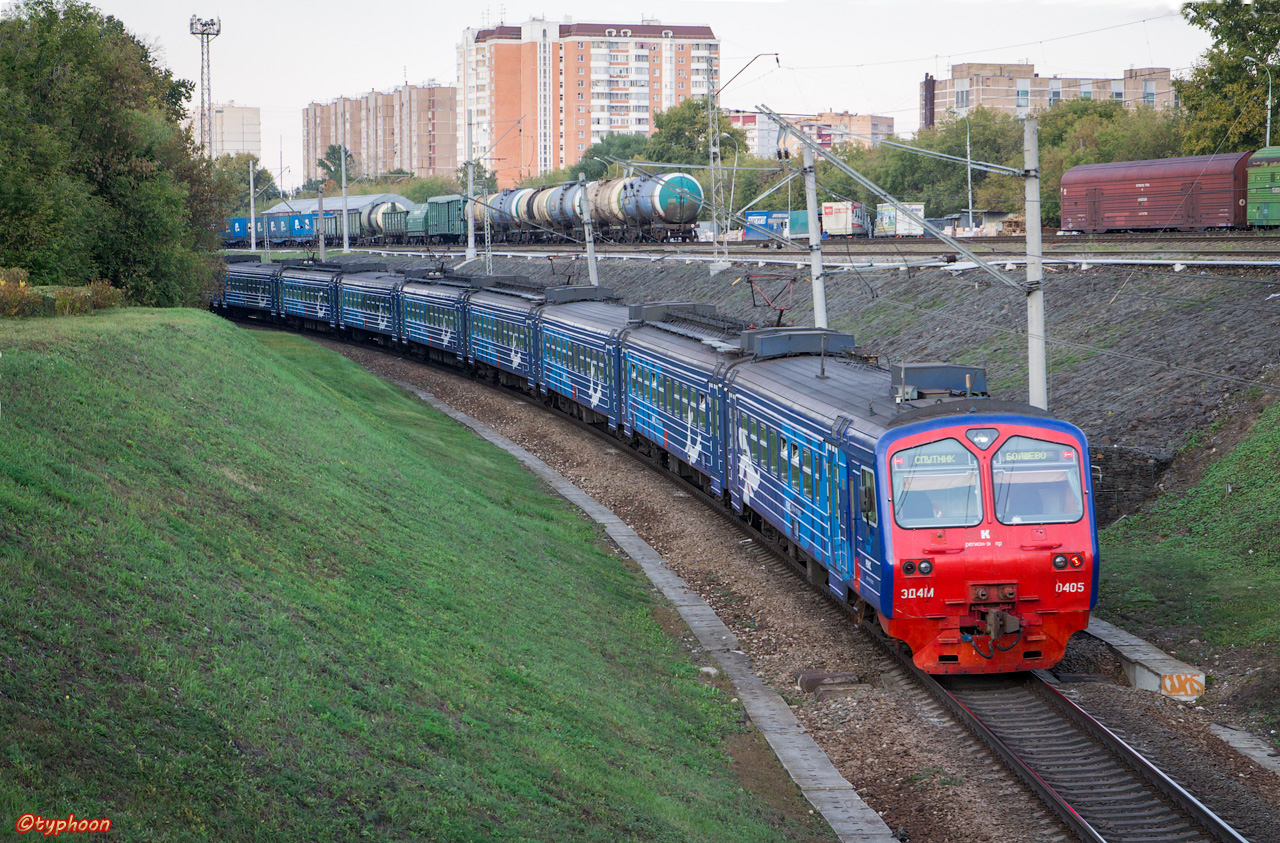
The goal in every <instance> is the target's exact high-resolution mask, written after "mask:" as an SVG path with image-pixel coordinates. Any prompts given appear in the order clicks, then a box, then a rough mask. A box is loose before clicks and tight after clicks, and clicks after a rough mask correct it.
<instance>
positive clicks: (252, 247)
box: [249, 158, 258, 252]
mask: <svg viewBox="0 0 1280 843" xmlns="http://www.w3.org/2000/svg"><path fill="white" fill-rule="evenodd" d="M257 166H258V162H257V161H255V160H253V159H252V158H250V159H249V251H251V252H256V251H258V232H257V230H256V229H255V228H254V225H253V220H254V206H253V200H254V188H253V171H254V170H255V169H257Z"/></svg>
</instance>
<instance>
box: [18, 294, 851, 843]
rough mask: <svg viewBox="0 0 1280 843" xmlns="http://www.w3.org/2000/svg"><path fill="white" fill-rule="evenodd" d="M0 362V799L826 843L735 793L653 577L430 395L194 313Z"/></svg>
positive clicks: (112, 318)
mask: <svg viewBox="0 0 1280 843" xmlns="http://www.w3.org/2000/svg"><path fill="white" fill-rule="evenodd" d="M0 354H2V355H3V356H2V357H0V402H2V403H0V424H2V425H3V435H2V436H0V576H2V578H3V586H0V823H2V822H9V823H12V822H14V820H15V819H16V818H17V816H18V815H19V814H21V813H24V812H28V811H30V812H35V813H40V814H43V815H45V816H59V815H61V816H64V817H65V816H66V815H67V814H68V813H71V812H74V813H75V814H76V815H77V816H79V817H99V816H106V817H110V818H111V819H112V820H113V822H114V828H113V832H118V833H120V834H122V835H123V837H124V839H128V840H179V839H181V840H202V839H208V840H244V841H251V840H278V839H290V840H354V839H356V838H357V837H360V836H376V837H378V838H387V839H396V840H459V841H461V840H468V841H471V840H474V841H489V840H548V841H550V840H557V841H564V840H574V841H584V840H587V841H589V840H600V841H604V840H609V841H613V840H706V841H722V840H736V841H743V840H777V839H800V840H810V839H823V840H826V839H830V832H829V830H828V831H824V830H823V829H822V828H821V827H819V826H818V825H817V823H816V821H806V822H804V823H800V822H797V821H795V820H793V819H788V818H787V816H786V815H784V814H782V813H779V812H778V811H776V810H774V809H772V808H769V807H767V804H776V803H767V802H766V800H762V799H760V798H759V795H758V794H755V793H752V792H750V791H749V790H748V791H744V790H743V789H741V787H740V782H739V781H738V780H737V779H736V778H735V777H734V775H733V773H732V772H731V771H730V762H729V758H728V757H727V756H726V754H725V752H724V747H725V746H726V742H725V739H726V738H728V737H730V736H732V735H734V733H735V732H737V731H738V726H737V725H736V724H737V722H738V720H739V715H738V714H737V712H736V710H735V707H734V706H732V705H731V704H730V702H729V701H728V700H727V699H726V698H725V695H724V694H723V692H722V691H720V690H719V689H717V688H716V687H715V686H712V685H707V684H704V683H703V682H701V681H699V676H698V671H697V667H696V666H695V665H693V664H692V663H691V662H690V661H689V660H688V659H687V657H686V656H685V655H684V654H683V653H682V651H681V650H680V648H679V646H678V644H677V643H676V642H674V641H673V640H672V639H671V638H670V637H669V636H668V635H666V634H665V633H664V632H663V631H662V629H661V628H660V626H659V624H658V623H657V621H656V620H655V617H654V603H653V601H652V599H651V597H650V596H649V592H648V591H647V589H646V588H645V586H644V583H643V580H642V578H641V577H640V576H639V575H638V574H636V573H635V572H634V571H632V570H629V569H628V567H627V566H626V565H624V564H623V562H621V561H620V560H619V559H617V558H616V557H614V556H611V555H610V554H608V553H606V552H604V551H603V550H601V548H600V544H599V535H598V533H597V531H596V529H595V528H594V527H593V526H592V525H590V524H589V523H587V522H585V521H584V520H583V519H582V518H581V517H580V516H579V515H577V514H575V513H574V512H573V511H572V510H571V508H570V507H569V506H568V505H567V504H565V503H564V502H563V501H561V500H560V499H558V498H555V497H552V496H550V495H548V494H546V493H545V491H544V490H543V489H542V488H540V486H539V483H538V482H537V481H536V480H535V479H534V478H533V477H532V475H530V474H529V473H527V472H526V471H524V470H523V469H522V468H520V467H519V465H518V464H517V463H516V462H515V461H514V460H513V459H511V458H510V457H508V456H507V455H505V454H503V453H501V452H499V451H497V450H495V449H493V448H490V447H488V446H486V445H484V444H483V443H481V442H480V441H479V440H477V439H476V438H475V437H473V436H472V435H471V434H469V433H467V432H465V431H463V430H462V429H460V428H459V427H458V426H457V425H455V424H453V423H452V422H450V421H448V420H447V419H445V418H444V417H443V416H441V415H439V414H437V413H435V412H434V411H432V410H430V409H429V408H427V407H425V406H424V405H422V404H421V403H420V402H418V401H416V400H414V399H410V398H407V397H406V396H404V395H402V394H401V393H400V392H398V391H397V390H395V389H394V388H392V387H389V386H387V385H386V384H384V383H382V382H380V381H378V380H376V379H375V378H373V377H371V376H370V375H368V374H367V373H365V372H364V371H363V370H361V369H359V368H358V367H357V366H355V365H354V364H352V363H350V362H349V361H347V360H345V359H343V358H342V357H340V356H339V355H336V354H333V353H331V352H328V351H325V350H323V349H321V348H319V347H318V346H316V345H314V344H313V343H311V342H309V341H307V340H305V339H302V338H299V337H296V336H293V335H288V334H272V333H258V332H250V331H244V330H241V329H239V328H236V327H234V326H232V325H230V324H228V323H225V322H223V321H221V320H219V319H217V318H215V317H212V316H210V315H208V314H204V313H199V312H195V311H138V310H130V311H125V312H118V313H112V314H109V315H104V316H95V317H91V318H81V319H53V320H51V319H41V320H31V321H25V322H13V321H4V322H0ZM779 769H780V768H779ZM792 787H793V786H792ZM793 789H794V788H793ZM796 793H798V792H796ZM793 798H798V797H796V796H795V794H793ZM793 807H795V806H793ZM789 813H791V814H792V815H799V816H805V815H806V812H805V811H804V810H803V808H799V809H797V810H794V811H790V812H789Z"/></svg>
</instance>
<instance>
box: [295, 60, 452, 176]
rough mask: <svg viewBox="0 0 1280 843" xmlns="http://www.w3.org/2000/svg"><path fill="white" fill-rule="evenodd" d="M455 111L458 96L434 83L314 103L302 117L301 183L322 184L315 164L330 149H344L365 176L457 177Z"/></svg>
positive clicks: (447, 87) (446, 87)
mask: <svg viewBox="0 0 1280 843" xmlns="http://www.w3.org/2000/svg"><path fill="white" fill-rule="evenodd" d="M456 106H457V90H456V89H455V88H453V87H451V86H445V85H440V84H437V83H435V82H428V83H427V84H425V85H401V86H400V87H398V88H396V89H395V90H394V91H392V92H391V93H382V92H380V91H370V92H369V93H367V94H365V95H364V96H362V97H358V98H352V97H338V98H337V99H336V100H334V101H333V102H329V103H314V102H313V103H311V104H310V105H308V106H307V107H306V108H305V109H303V112H302V154H303V171H302V172H303V178H304V179H306V180H308V181H309V180H311V179H315V178H319V176H320V172H321V171H320V167H319V166H318V165H317V163H316V162H317V161H319V160H320V159H321V158H323V157H324V153H325V150H327V149H328V148H329V147H330V146H331V145H334V144H336V145H338V146H342V145H343V144H344V143H345V145H346V147H347V151H348V152H349V153H350V154H351V157H352V159H353V160H354V161H355V168H356V170H357V171H359V172H361V173H365V174H368V175H382V174H385V173H388V172H391V171H392V170H404V171H405V172H407V173H411V174H413V175H415V176H435V175H440V176H449V175H453V174H454V173H455V172H456V171H457V169H458V159H457V154H458V152H457V148H458V139H457V128H458V127H457V119H456V114H455V108H456Z"/></svg>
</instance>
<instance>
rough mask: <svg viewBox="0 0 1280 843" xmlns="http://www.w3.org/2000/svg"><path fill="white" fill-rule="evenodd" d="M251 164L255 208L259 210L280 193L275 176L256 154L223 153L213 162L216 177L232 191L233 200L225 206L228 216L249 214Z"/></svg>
mask: <svg viewBox="0 0 1280 843" xmlns="http://www.w3.org/2000/svg"><path fill="white" fill-rule="evenodd" d="M250 165H252V166H253V186H254V190H255V192H256V193H257V198H256V202H257V210H259V211H261V210H262V208H263V204H264V203H268V202H271V200H273V199H275V198H277V197H278V196H279V195H280V193H279V190H278V189H277V188H276V180H275V177H274V176H272V175H271V171H270V170H268V169H267V168H266V167H263V166H261V164H260V162H259V160H258V158H257V156H255V155H251V154H249V153H247V152H240V153H237V154H235V155H223V156H220V157H219V158H218V159H217V160H216V161H214V162H213V169H214V172H215V173H216V174H217V177H218V178H219V179H221V180H223V182H224V183H225V184H227V185H228V186H229V187H230V188H231V190H233V191H234V193H233V196H234V199H233V202H232V204H231V206H230V207H228V208H227V216H229V217H247V216H248V215H249V167H250Z"/></svg>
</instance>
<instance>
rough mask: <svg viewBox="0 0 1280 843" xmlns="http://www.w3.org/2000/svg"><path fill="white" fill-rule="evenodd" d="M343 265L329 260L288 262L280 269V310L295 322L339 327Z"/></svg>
mask: <svg viewBox="0 0 1280 843" xmlns="http://www.w3.org/2000/svg"><path fill="white" fill-rule="evenodd" d="M341 272H342V268H341V267H338V266H333V265H327V264H305V263H301V262H299V263H296V264H295V263H286V265H285V268H284V269H283V270H282V271H281V273H280V312H281V315H282V316H284V317H286V318H287V319H289V321H291V322H294V323H303V324H305V323H306V322H308V321H310V322H317V323H323V324H325V325H328V326H330V327H336V326H337V324H338V317H337V301H336V300H335V299H336V297H337V296H336V293H337V284H336V283H335V281H336V280H337V276H338V274H339V273H341Z"/></svg>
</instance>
